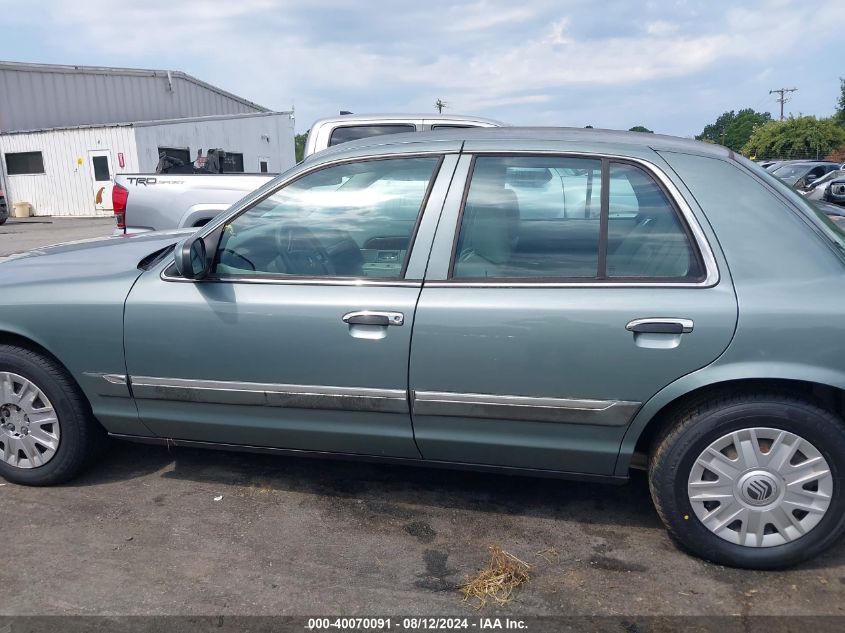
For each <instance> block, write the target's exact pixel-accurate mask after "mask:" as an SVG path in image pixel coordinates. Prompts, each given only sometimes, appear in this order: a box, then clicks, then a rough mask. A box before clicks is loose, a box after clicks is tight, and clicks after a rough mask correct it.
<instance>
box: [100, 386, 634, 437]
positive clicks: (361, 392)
mask: <svg viewBox="0 0 845 633" xmlns="http://www.w3.org/2000/svg"><path fill="white" fill-rule="evenodd" d="M89 375H91V376H94V375H95V374H89ZM96 375H97V376H99V377H100V378H102V379H103V380H104V382H105V383H108V384H110V385H118V384H119V385H122V386H123V385H126V384H127V383H128V384H129V385H131V388H132V395H133V396H134V397H135V398H137V399H139V400H171V401H175V402H195V403H198V404H228V405H238V406H259V407H280V408H289V409H330V410H340V411H372V412H377V413H408V412H409V408H408V400H409V399H408V393H407V392H406V391H405V390H404V389H373V388H369V387H334V386H325V385H286V384H275V383H258V382H236V381H225V380H194V379H187V378H158V377H154V376H131V377H129V379H128V380H127V377H126V376H119V375H117V374H96ZM410 400H411V403H412V407H413V413H414V415H420V416H442V417H458V418H490V419H496V420H518V421H520V420H521V421H526V422H554V423H559V424H587V425H598V426H625V425H627V424H628V423H629V422H630V421H631V420H632V419H633V417H634V415H635V414H636V412H637V411H638V410H639V408H640V406H641V405H642V403H640V402H630V401H626V400H586V399H578V398H542V397H528V396H501V395H492V394H479V393H453V392H445V391H415V392H411V398H410Z"/></svg>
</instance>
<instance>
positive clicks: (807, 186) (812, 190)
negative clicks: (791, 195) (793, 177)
mask: <svg viewBox="0 0 845 633" xmlns="http://www.w3.org/2000/svg"><path fill="white" fill-rule="evenodd" d="M843 177H845V170H842V169H837V170H835V171H829V172H828V173H826V174H825V175H824V176H822V177H821V178H817V179H816V180H813V181H812V182H809V183H804V184H803V186H797V187H796V190H797V191H798V193H800V194H801V195H802V196H804V197H805V198H806V199H807V200H824V191H825V189H826V188H827V185H828V184H830V182H831V181H833V180H836V179H840V178H843Z"/></svg>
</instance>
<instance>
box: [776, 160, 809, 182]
mask: <svg viewBox="0 0 845 633" xmlns="http://www.w3.org/2000/svg"><path fill="white" fill-rule="evenodd" d="M813 167H814V165H782V166H780V167H778V168H777V169H775V170H773V171H772V174H774V175H775V176H777V177H778V178H780V179H781V180H783V181H784V182H787V183H789V184H790V185H791V184H794V183H795V181H797V180H798V179H799V178H801V176H803V175H804V174H806V173H807V172H808V171H810V170H811V169H812V168H813Z"/></svg>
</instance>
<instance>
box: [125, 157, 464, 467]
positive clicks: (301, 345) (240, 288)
mask: <svg viewBox="0 0 845 633" xmlns="http://www.w3.org/2000/svg"><path fill="white" fill-rule="evenodd" d="M456 162H457V157H456V156H455V155H446V156H443V155H439V154H424V155H412V156H393V157H383V158H381V159H378V160H375V159H372V160H370V159H366V158H364V159H360V160H346V161H342V162H337V163H333V164H329V165H324V166H320V167H317V168H305V169H304V171H303V172H302V173H301V174H299V175H298V176H297V177H296V178H295V179H293V180H292V181H291V182H288V183H286V184H284V185H283V186H281V188H278V187H277V188H275V189H273V188H271V189H269V190H268V192H267V193H265V194H264V195H262V196H260V197H258V199H257V200H255V201H253V202H251V203H247V204H246V206H245V207H244V208H243V209H241V210H239V211H237V212H235V213H234V215H231V214H230V217H229V218H228V219H226V220H224V221H221V222H215V223H213V225H212V226H210V227H209V228H208V229H207V230H206V231H205V234H206V239H207V240H209V241H210V242H215V241H216V243H217V246H216V248H215V249H214V250H215V252H216V254H215V255H214V263H213V269H212V273H211V275H210V276H209V277H207V278H206V279H203V280H201V281H197V282H195V281H188V280H185V279H182V278H180V277H179V276H178V275H177V274H176V272H175V268H174V266H173V265H172V263H171V262H165V263H164V264H162V265H161V266H159V267H157V268H153V269H151V270H150V271H148V272H147V273H146V274H144V275H142V276H141V278H140V279H139V281H138V282H137V283H136V285H135V287H134V288H133V289H132V292H131V293H130V295H129V297H128V300H127V303H126V316H125V332H126V334H125V347H126V364H127V370H128V374H129V380H130V384H131V387H132V393H133V395H134V397H135V399H136V402H137V405H138V411H139V413H140V416H141V418H142V420H143V421H144V423H145V424H146V425H147V426H148V427H149V428H150V429H151V430H152V431H153V432H154V433H155V434H157V435H159V436H165V437H172V438H179V439H184V440H193V441H202V442H214V443H225V444H239V445H253V446H267V447H276V448H285V449H303V450H317V451H331V452H342V453H357V454H368V455H388V456H394V457H419V452H418V451H417V449H416V447H415V445H414V442H413V434H412V429H411V422H410V414H409V408H408V399H407V369H408V354H409V348H410V338H411V331H412V327H413V319H414V309H415V306H416V302H417V299H418V295H419V292H420V288H421V285H422V276H423V271H424V267H425V262H426V260H427V258H428V254H429V250H430V246H431V239H432V237H433V231H434V226H435V224H436V221H437V213H439V211H440V208H441V207H442V202H443V197H444V195H445V192H446V189H447V187H448V182H449V179H450V177H451V175H452V171H453V170H454V167H455V164H456ZM424 209H425V212H423V211H424ZM215 235H219V239H217V238H215ZM171 261H172V258H171Z"/></svg>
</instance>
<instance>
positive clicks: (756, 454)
mask: <svg viewBox="0 0 845 633" xmlns="http://www.w3.org/2000/svg"><path fill="white" fill-rule="evenodd" d="M687 492H688V494H689V500H690V503H691V504H692V508H693V511H694V512H695V514H696V516H697V517H698V518H699V520H701V522H702V523H703V524H704V526H705V527H706V528H707V529H708V530H710V531H711V532H713V533H714V534H715V535H716V536H718V537H720V538H723V539H724V540H726V541H729V542H731V543H736V544H738V545H744V546H746V547H773V546H775V545H782V544H784V543H788V542H790V541H794V540H795V539H798V538H801V537H802V536H804V535H805V534H806V533H807V532H809V531H810V530H812V529H813V528H814V527H816V525H818V523H819V521H821V520H822V517H824V515H825V513H826V512H827V510H828V508H829V507H830V501H831V497H832V495H833V476H832V475H831V473H830V466H829V465H828V463H827V461H826V460H825V458H824V457H823V456H822V454H821V453H820V452H819V451H818V450H817V449H816V447H815V446H813V445H812V444H810V442H808V441H807V440H805V439H804V438H802V437H800V436H798V435H795V434H794V433H790V432H789V431H784V430H781V429H772V428H750V429H741V430H739V431H734V432H733V433H728V434H727V435H724V436H722V437H720V438H719V439H718V440H716V441H715V442H713V443H712V444H710V446H708V447H707V448H706V449H704V451H703V452H702V453H701V455H699V456H698V459H696V460H695V464H694V465H693V467H692V470H691V472H690V476H689V481H688V483H687Z"/></svg>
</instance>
